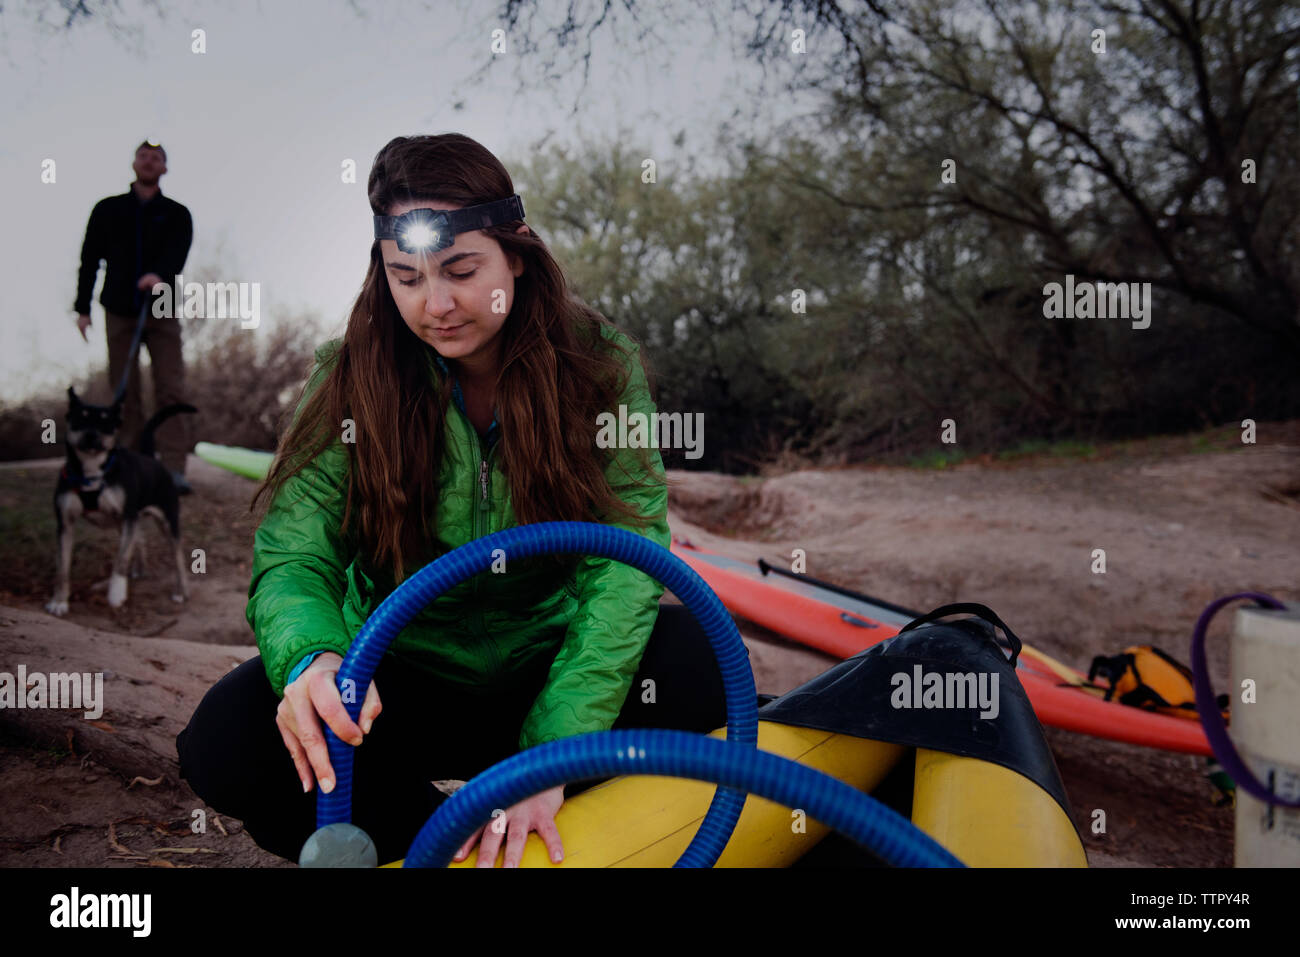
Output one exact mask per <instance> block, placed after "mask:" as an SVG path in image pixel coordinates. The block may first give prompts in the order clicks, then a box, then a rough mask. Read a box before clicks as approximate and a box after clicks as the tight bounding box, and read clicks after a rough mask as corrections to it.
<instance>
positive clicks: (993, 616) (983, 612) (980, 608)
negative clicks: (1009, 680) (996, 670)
mask: <svg viewBox="0 0 1300 957" xmlns="http://www.w3.org/2000/svg"><path fill="white" fill-rule="evenodd" d="M959 614H967V615H974V616H975V617H977V618H982V619H983V620H984V621H987V622H988V623H989V624H991V625H997V627H999V628H1001V629H1002V633H1003V634H1004V635H1006V636H1007V643H1008V644H1009V645H1011V657H1010V659H1008V660H1009V661H1010V662H1011V664H1012V666H1014V665H1015V663H1016V659H1017V658H1019V657H1020V648H1021V643H1020V639H1019V638H1017V637H1016V633H1015V632H1014V631H1012V630H1011V629H1010V628H1008V627H1007V623H1006V622H1004V621H1003V620H1002V619H1001V618H999V617H998V614H997V612H995V611H994V610H993V609H992V608H990V607H988V605H981V604H979V602H974V601H959V602H954V603H953V604H951V605H940V606H939V607H938V608H936V609H935V610H934V611H927V612H926V613H925V614H924V615H922V616H921V617H920V618H913V619H912V620H911V621H909V622H908V623H907V624H906V625H904V626H903V627H902V628H900V629H899V631H898V633H899V634H900V635H901V634H902V633H903V632H905V631H910V630H911V629H913V628H918V627H920V626H921V625H924V624H927V623H928V622H932V621H935V620H936V619H939V618H946V617H948V616H949V615H959Z"/></svg>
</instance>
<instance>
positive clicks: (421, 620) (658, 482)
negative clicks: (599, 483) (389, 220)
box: [245, 326, 670, 749]
mask: <svg viewBox="0 0 1300 957" xmlns="http://www.w3.org/2000/svg"><path fill="white" fill-rule="evenodd" d="M604 334H605V335H606V336H608V337H612V338H614V339H615V340H616V341H618V342H619V343H620V344H621V345H623V346H624V348H627V349H629V350H630V355H629V366H628V369H629V373H630V376H629V379H628V384H627V388H626V390H625V391H624V393H623V395H622V397H621V398H620V399H619V402H620V403H622V404H624V405H626V406H627V407H628V412H629V414H630V413H632V412H644V413H647V414H651V413H653V412H654V411H655V408H654V403H653V401H652V400H651V397H650V392H649V388H648V386H647V383H646V378H645V373H644V371H643V370H642V368H641V363H640V361H639V359H638V357H637V352H638V348H639V347H637V346H636V345H635V344H634V343H632V342H631V340H629V339H628V338H627V337H626V336H624V335H623V334H622V333H620V332H618V331H617V330H616V329H614V327H613V326H606V327H604ZM340 344H341V340H339V339H333V340H330V341H329V342H327V343H325V345H323V346H321V347H320V348H319V349H317V350H316V365H315V367H314V368H313V370H312V373H311V376H310V377H309V379H308V387H307V389H306V390H305V392H304V396H303V400H302V402H300V403H299V406H298V412H301V409H302V407H303V404H305V402H306V400H307V397H308V396H309V395H310V394H311V393H312V392H313V391H314V390H315V388H317V387H318V386H319V383H320V380H321V379H322V378H323V376H324V373H325V372H327V371H328V366H329V364H330V363H331V361H332V359H333V358H334V357H335V355H336V353H337V350H338V348H339V346H340ZM426 353H427V356H426V357H427V360H428V369H429V375H430V377H431V378H432V379H433V380H434V384H435V386H440V385H441V376H442V375H443V372H442V371H441V370H440V368H439V363H437V362H436V361H435V359H436V353H435V352H434V350H433V349H432V348H427V349H426ZM297 414H298V413H297V412H296V413H295V417H296V415H297ZM651 421H653V420H651ZM592 427H593V428H595V423H593V425H592ZM444 429H445V443H446V444H445V448H444V455H443V464H442V471H441V476H440V479H441V480H440V483H439V491H438V501H437V514H436V516H435V518H436V525H435V528H436V534H437V537H438V543H437V546H436V548H435V549H434V550H433V553H432V554H431V555H430V560H432V558H434V557H437V555H439V554H442V553H443V552H445V551H447V550H450V549H452V548H456V547H457V546H460V545H463V544H465V543H466V542H469V541H472V540H474V539H476V538H481V537H482V536H484V535H487V534H489V533H491V532H496V531H500V530H501V529H503V528H509V527H512V526H514V525H517V524H518V522H517V521H516V520H515V516H514V512H513V510H512V508H511V504H510V486H509V483H508V482H507V481H506V479H505V476H504V475H503V474H502V473H501V472H500V470H499V468H498V467H497V460H498V459H499V455H498V449H499V448H500V442H501V441H509V436H504V437H503V438H502V439H501V440H500V441H497V442H495V443H494V444H492V446H491V448H489V449H487V450H484V448H483V442H482V440H480V438H479V436H478V433H477V432H476V431H475V430H474V427H473V426H472V425H471V424H470V422H469V419H468V418H466V416H465V414H464V412H463V411H462V410H461V409H460V408H459V405H458V404H457V403H452V404H451V405H450V406H449V407H448V410H447V416H446V421H445V426H444ZM646 451H648V452H649V454H650V459H649V461H650V464H651V467H652V469H653V472H654V476H653V479H652V480H650V481H646V476H645V470H644V467H643V465H642V462H641V460H640V458H639V451H638V450H635V449H615V450H611V457H610V461H609V464H608V466H607V468H606V471H605V475H606V478H607V480H608V481H609V482H610V485H611V487H612V488H614V489H615V490H616V492H618V494H619V495H620V497H621V498H622V499H623V500H624V501H626V502H628V503H629V504H632V505H633V506H634V507H635V508H637V510H638V511H639V512H640V514H642V515H646V516H648V517H650V518H652V520H653V523H652V524H651V525H648V526H647V527H646V528H645V529H635V528H632V529H631V530H632V531H636V532H638V533H639V534H642V535H645V536H647V537H648V538H650V539H651V540H652V541H654V542H656V543H657V544H659V545H661V546H663V547H665V548H666V547H668V544H669V541H670V536H669V531H668V521H667V507H668V492H667V487H666V485H665V480H664V472H663V462H662V459H661V458H660V455H659V452H658V451H657V450H655V449H649V450H646ZM348 468H349V462H348V457H347V451H346V450H345V449H344V447H343V443H342V441H341V440H340V441H335V442H334V443H332V444H331V445H329V446H327V447H326V449H325V450H324V451H323V452H322V453H321V454H320V456H319V457H317V458H316V459H315V460H313V461H312V462H311V463H310V464H309V465H308V466H307V467H305V468H304V469H303V470H302V471H300V472H299V473H298V474H297V475H295V476H294V477H293V478H292V479H291V480H289V481H288V482H287V483H285V484H284V485H283V486H282V487H281V488H280V490H279V492H278V493H277V495H276V496H275V498H274V500H273V501H272V502H271V504H270V507H269V509H268V511H267V514H266V517H265V518H264V519H263V521H262V523H261V524H260V525H259V526H258V529H257V533H256V535H255V537H254V552H253V569H252V578H251V581H250V582H249V586H248V597H249V600H248V607H247V609H246V610H245V617H246V618H247V619H248V623H249V625H251V626H252V628H253V631H254V633H255V634H256V636H257V645H258V648H259V649H260V650H261V653H262V660H263V661H264V663H265V665H266V673H267V676H268V678H269V679H270V681H271V685H272V687H273V688H274V689H275V692H276V694H283V693H284V685H285V683H286V679H287V676H288V674H289V672H290V671H291V670H292V669H293V667H294V666H295V665H296V664H297V663H298V662H299V661H300V660H302V659H303V658H305V657H306V656H308V655H309V654H311V653H313V652H316V651H335V652H337V653H339V654H340V655H342V654H345V653H346V652H347V649H348V646H349V645H351V643H352V639H353V638H355V637H356V634H357V632H358V631H359V630H360V628H361V626H362V624H363V623H364V622H365V621H366V619H367V618H368V617H369V615H370V613H371V612H372V611H374V609H375V608H376V607H378V605H379V603H380V602H381V601H382V600H383V599H384V598H385V597H386V596H387V595H388V593H389V592H391V591H392V590H393V587H394V584H393V582H394V579H393V577H392V574H391V572H388V573H387V574H385V573H383V572H380V571H378V570H376V569H374V568H373V567H371V566H370V564H369V563H368V562H367V561H366V560H365V558H364V557H363V556H361V555H360V554H359V553H358V549H357V547H356V544H355V542H354V541H351V540H345V539H344V537H343V536H341V535H340V532H339V528H340V525H341V520H342V515H343V496H344V494H345V492H346V489H347V470H348ZM629 477H630V479H631V482H630V483H629ZM633 485H643V486H644V487H640V488H637V487H632V486H633ZM349 538H350V536H349ZM507 572H508V573H507V574H493V573H491V572H484V573H481V574H479V575H476V576H474V577H473V578H471V579H470V580H468V581H466V582H462V583H461V584H460V585H458V586H456V587H455V588H453V589H450V590H449V591H447V592H446V593H444V594H443V595H442V596H441V597H440V598H438V599H437V600H436V601H434V602H432V603H431V604H430V605H428V606H426V607H425V609H424V610H423V611H422V612H420V613H419V614H418V615H417V616H416V617H415V618H414V619H412V621H411V622H410V623H409V624H408V625H407V626H406V627H405V628H404V629H403V630H402V631H401V632H400V633H399V634H398V636H397V638H396V640H395V641H394V642H393V643H392V645H391V646H390V648H389V651H388V654H390V655H393V656H395V657H396V658H398V659H399V660H400V661H401V662H402V663H403V665H404V666H407V667H412V668H418V669H423V670H424V671H426V672H427V673H429V674H431V675H433V676H436V677H438V678H439V679H441V680H444V681H449V682H454V683H455V684H456V685H457V686H458V687H461V688H463V689H465V690H467V691H469V692H471V693H473V692H476V691H481V692H493V691H501V690H509V689H510V688H511V687H512V678H518V676H519V675H521V674H527V673H537V672H538V669H540V668H541V667H544V662H545V660H546V658H547V656H553V657H554V661H553V663H552V664H551V665H550V669H549V672H548V677H547V681H546V684H545V686H544V688H543V690H542V692H541V693H540V694H539V695H538V696H537V699H536V701H535V702H534V703H533V705H532V707H531V709H530V710H529V712H528V715H527V717H526V719H525V720H524V723H523V727H522V728H521V730H520V734H519V747H520V748H521V749H523V748H529V747H532V746H534V745H537V744H541V743H543V742H545V741H553V740H556V739H559V738H565V737H568V736H570V735H574V734H581V733H583V732H587V731H605V730H608V729H609V728H611V727H612V726H613V724H614V721H615V719H616V718H617V717H618V714H619V712H620V710H622V706H623V702H624V700H625V699H626V697H627V693H628V689H629V687H630V686H631V683H632V678H633V676H634V675H635V673H636V669H637V666H638V664H639V663H640V660H641V656H642V654H643V653H644V651H645V646H646V643H647V641H648V640H649V637H650V632H651V629H652V628H653V627H654V623H655V619H656V617H657V615H658V603H659V598H660V596H661V595H662V594H663V586H662V585H660V584H659V583H658V582H656V581H654V580H653V579H651V578H650V577H649V576H648V575H646V574H644V573H643V572H640V571H637V570H635V569H633V568H631V567H629V566H627V565H624V564H622V563H621V562H615V561H610V560H607V559H603V558H591V557H588V558H583V559H581V560H578V559H574V560H572V561H570V562H568V563H567V569H566V568H563V567H560V565H559V564H558V563H557V562H556V561H555V560H554V559H551V558H535V559H531V560H528V561H520V562H518V563H515V564H512V565H511V566H510V567H508V569H507ZM412 573H413V572H412ZM557 652H558V653H557ZM379 690H380V694H381V695H382V694H383V688H380V689H379Z"/></svg>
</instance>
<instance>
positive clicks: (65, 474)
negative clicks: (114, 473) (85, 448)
mask: <svg viewBox="0 0 1300 957" xmlns="http://www.w3.org/2000/svg"><path fill="white" fill-rule="evenodd" d="M115 461H117V448H116V446H115V447H114V448H113V449H112V450H110V451H109V453H108V458H106V459H104V465H103V468H101V469H100V470H99V474H98V475H97V476H95V477H94V478H87V477H86V476H84V475H73V474H71V473H70V472H69V471H68V465H67V463H66V462H65V463H64V465H63V468H62V470H61V471H60V472H59V478H60V479H62V480H63V481H65V482H67V483H68V484H69V485H76V486H78V487H80V488H85V487H86V486H88V485H98V484H100V483H101V482H103V481H104V476H105V475H107V474H108V470H109V469H110V468H112V467H113V463H114V462H115Z"/></svg>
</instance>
